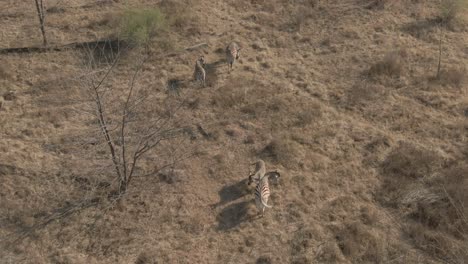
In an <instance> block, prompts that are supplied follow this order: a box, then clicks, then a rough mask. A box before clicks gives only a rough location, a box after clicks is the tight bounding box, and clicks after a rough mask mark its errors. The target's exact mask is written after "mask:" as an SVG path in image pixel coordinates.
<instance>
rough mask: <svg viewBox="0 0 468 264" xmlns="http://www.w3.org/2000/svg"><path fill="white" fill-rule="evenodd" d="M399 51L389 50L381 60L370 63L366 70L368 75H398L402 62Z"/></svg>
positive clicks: (400, 71)
mask: <svg viewBox="0 0 468 264" xmlns="http://www.w3.org/2000/svg"><path fill="white" fill-rule="evenodd" d="M401 57H402V56H401V53H400V52H390V53H388V54H387V55H385V57H384V58H383V60H381V61H379V62H377V63H376V64H374V65H372V66H371V68H370V69H369V71H368V74H369V76H370V77H376V76H379V75H386V76H391V77H399V76H400V75H401V73H402V71H403V63H402V60H401Z"/></svg>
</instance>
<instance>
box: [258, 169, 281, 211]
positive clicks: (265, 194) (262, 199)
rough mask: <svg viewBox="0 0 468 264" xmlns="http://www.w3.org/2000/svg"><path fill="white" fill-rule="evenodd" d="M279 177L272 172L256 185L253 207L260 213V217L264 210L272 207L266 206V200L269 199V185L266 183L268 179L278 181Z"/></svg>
mask: <svg viewBox="0 0 468 264" xmlns="http://www.w3.org/2000/svg"><path fill="white" fill-rule="evenodd" d="M279 177H280V174H279V172H277V171H272V172H269V173H267V174H265V175H264V176H263V177H262V178H260V179H259V181H258V183H257V187H256V188H255V205H256V206H257V208H258V210H260V211H261V212H262V217H263V215H264V213H265V208H271V207H272V206H271V205H268V198H269V197H270V185H269V183H268V181H269V179H270V178H272V179H275V180H278V178H279Z"/></svg>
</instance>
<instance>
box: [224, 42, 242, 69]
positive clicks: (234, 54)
mask: <svg viewBox="0 0 468 264" xmlns="http://www.w3.org/2000/svg"><path fill="white" fill-rule="evenodd" d="M240 50H241V47H240V46H239V44H237V43H236V42H231V43H230V44H229V45H228V46H227V47H226V60H227V63H228V72H229V73H230V72H231V70H232V64H233V63H234V61H236V60H238V59H239V56H240Z"/></svg>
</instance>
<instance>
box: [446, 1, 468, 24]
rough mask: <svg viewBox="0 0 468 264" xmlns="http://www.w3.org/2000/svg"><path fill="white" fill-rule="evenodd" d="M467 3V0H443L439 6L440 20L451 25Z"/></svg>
mask: <svg viewBox="0 0 468 264" xmlns="http://www.w3.org/2000/svg"><path fill="white" fill-rule="evenodd" d="M466 5H467V2H466V1H465V0H442V1H441V2H440V6H439V9H440V14H439V19H440V22H442V23H444V24H445V25H450V24H451V23H453V22H454V21H455V20H456V19H457V17H458V16H459V15H460V13H461V12H462V10H463V9H464V8H465V7H466Z"/></svg>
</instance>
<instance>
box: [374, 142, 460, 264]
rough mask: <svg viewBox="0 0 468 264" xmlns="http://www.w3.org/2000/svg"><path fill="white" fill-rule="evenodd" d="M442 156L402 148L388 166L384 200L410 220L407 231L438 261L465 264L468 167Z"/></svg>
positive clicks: (390, 155)
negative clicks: (452, 162)
mask: <svg viewBox="0 0 468 264" xmlns="http://www.w3.org/2000/svg"><path fill="white" fill-rule="evenodd" d="M444 164H446V162H445V161H444V160H443V159H442V158H441V157H440V156H438V155H437V154H436V153H434V152H431V151H427V150H423V149H419V148H415V147H412V146H408V145H400V146H399V147H398V148H397V149H395V150H394V151H393V152H392V153H390V154H389V156H388V157H387V160H386V161H385V162H384V163H383V171H384V173H385V175H386V176H385V177H386V178H385V181H384V185H383V188H382V190H381V194H380V197H381V199H383V201H385V202H384V203H385V204H387V205H391V206H393V207H395V208H397V209H398V210H399V212H400V213H401V215H402V216H404V217H405V218H407V219H408V220H409V222H408V224H407V225H405V232H407V234H408V235H409V237H410V238H411V239H412V240H413V242H414V244H415V245H416V246H417V247H418V248H420V249H422V250H424V251H426V252H428V253H429V254H431V255H432V256H435V257H437V258H440V259H443V260H446V261H449V262H455V263H459V262H460V261H461V262H462V263H463V262H465V261H467V259H468V258H467V257H468V246H466V245H467V242H468V221H467V219H468V218H467V216H468V210H467V209H466V207H465V206H464V205H465V204H467V203H468V195H466V192H465V188H464V186H466V183H467V182H468V176H467V175H468V174H467V172H468V167H466V166H464V165H461V166H460V165H451V166H450V167H449V168H447V169H442V167H444V166H446V165H444Z"/></svg>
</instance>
